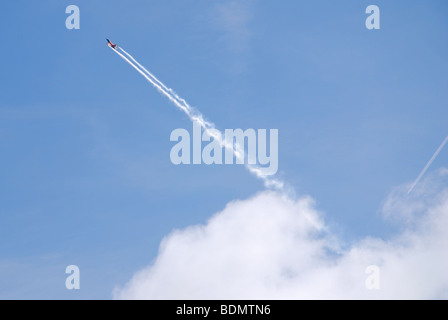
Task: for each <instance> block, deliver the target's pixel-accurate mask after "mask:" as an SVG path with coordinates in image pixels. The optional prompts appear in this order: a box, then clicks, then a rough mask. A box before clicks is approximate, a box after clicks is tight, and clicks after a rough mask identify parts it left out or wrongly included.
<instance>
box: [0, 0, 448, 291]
mask: <svg viewBox="0 0 448 320" xmlns="http://www.w3.org/2000/svg"><path fill="white" fill-rule="evenodd" d="M70 4H75V5H78V6H79V8H80V11H81V28H80V30H67V29H66V28H65V19H66V18H67V16H68V15H67V14H66V13H65V8H66V7H67V6H68V5H70ZM370 4H376V5H378V6H379V8H380V9H381V29H380V30H367V29H366V27H365V19H366V18H367V15H366V14H365V8H366V7H367V6H368V5H370ZM0 8H1V12H3V13H4V15H3V17H2V19H1V20H0V28H1V30H2V31H1V35H2V37H1V38H2V41H1V43H2V53H1V57H2V59H1V60H0V70H1V72H0V83H1V93H0V148H1V157H0V179H1V180H0V181H1V183H0V298H2V299H9V298H19V299H29V298H57V299H58V298H61V299H79V298H87V299H93V298H100V299H109V298H110V297H111V296H112V290H113V289H114V288H115V287H116V286H122V285H124V283H126V282H127V281H128V280H129V278H130V277H131V276H132V275H133V274H134V273H135V272H136V271H138V270H139V269H140V268H142V267H144V266H147V265H148V264H150V263H151V262H152V261H154V259H155V258H156V257H157V252H158V247H159V244H160V241H161V240H162V239H163V237H165V236H166V235H167V234H169V233H170V232H171V231H172V230H173V229H176V228H185V227H187V226H190V225H195V224H200V223H205V222H206V221H207V219H209V218H210V216H212V214H214V213H216V212H218V211H220V210H222V209H223V208H224V207H225V206H226V204H227V203H228V202H230V201H232V200H235V199H245V198H248V197H251V196H252V195H254V194H256V193H257V192H259V191H262V190H263V189H264V187H263V185H262V183H261V182H260V181H259V180H257V179H256V178H254V177H253V176H252V175H250V174H249V173H248V172H247V171H246V170H245V169H244V168H243V167H242V166H236V165H235V166H204V165H202V166H193V165H191V166H174V165H173V164H171V162H170V160H169V154H170V149H171V147H172V146H173V143H172V142H170V140H169V137H170V133H171V131H172V130H174V129H176V128H185V129H187V130H189V131H191V128H192V125H191V122H190V121H189V120H188V118H187V117H186V116H185V115H184V114H182V113H181V112H179V111H178V110H177V109H176V108H175V107H174V106H173V105H172V104H171V103H170V102H169V101H168V100H167V99H166V98H165V97H163V96H161V95H160V94H159V93H157V91H156V90H155V89H154V88H152V87H151V86H150V85H148V83H147V82H146V81H145V80H144V79H143V78H142V77H141V76H140V75H138V74H137V73H136V72H135V70H133V69H132V68H130V66H129V65H127V64H126V63H124V61H123V60H121V59H120V58H119V57H118V56H117V55H115V54H113V52H112V51H111V50H109V49H108V48H107V47H106V45H105V44H106V41H105V38H109V39H111V40H112V41H113V42H116V43H118V44H119V45H120V46H122V47H123V48H124V49H125V50H127V51H128V52H130V53H131V54H132V55H133V56H134V57H136V58H137V59H138V60H139V61H140V62H141V63H142V64H143V65H145V66H146V67H147V68H148V69H149V70H150V71H151V72H153V73H154V74H155V75H156V76H157V77H158V78H159V79H161V80H162V81H163V82H164V83H165V84H167V85H168V86H169V87H171V88H173V89H174V90H176V92H177V93H178V94H179V95H180V96H182V97H183V98H185V99H186V100H187V101H188V102H189V103H190V104H191V105H193V106H195V107H196V108H198V109H199V110H200V111H201V112H202V113H203V114H204V115H205V116H206V117H207V119H210V120H211V121H213V122H214V123H215V124H216V126H217V127H218V128H219V129H225V128H242V129H247V128H256V129H258V128H263V129H271V128H275V129H278V130H279V173H278V176H279V177H281V179H283V181H285V182H286V183H287V184H288V185H290V186H291V187H292V188H294V190H295V191H296V193H297V194H300V195H303V194H308V195H310V196H311V197H313V198H314V199H315V201H316V208H317V209H318V210H319V211H321V212H322V214H323V215H324V216H325V219H326V221H327V222H328V224H329V225H330V226H331V227H332V228H334V230H336V231H335V232H337V233H338V234H340V235H341V237H342V238H343V239H344V240H345V241H347V242H348V243H350V242H353V241H357V239H359V238H362V237H366V236H375V237H379V238H385V239H387V238H388V237H389V236H390V235H391V234H394V232H396V230H397V229H400V226H397V225H394V224H391V223H390V222H387V221H385V220H384V219H383V217H382V215H381V212H380V211H381V207H382V203H383V202H384V201H385V199H386V197H387V195H388V194H389V193H390V192H391V190H393V188H395V187H397V186H400V185H403V184H408V183H411V182H412V181H413V180H414V179H415V178H416V177H417V175H418V174H419V172H420V170H421V169H422V168H423V167H424V165H425V163H426V162H427V161H428V160H429V158H430V157H431V155H432V154H433V152H434V151H435V150H436V148H437V147H438V145H439V144H440V143H441V142H442V141H443V139H444V138H445V137H446V135H447V125H446V119H448V111H447V110H448V109H447V107H446V106H447V103H448V90H447V89H448V78H447V76H446V75H447V74H448V60H447V59H446V57H447V56H448V42H447V41H446V39H447V36H448V20H447V19H446V16H447V13H448V4H447V3H446V1H443V0H433V1H426V2H421V1H394V2H393V3H391V2H390V1H381V0H375V1H348V0H340V1H324V0H319V1H286V0H285V1H281V2H272V1H270V2H268V1H257V0H249V1H205V0H200V1H197V0H195V1H185V0H179V1H172V0H170V1H137V0H135V1H131V2H129V1H114V2H113V3H107V4H105V3H100V2H92V1H48V0H45V1H39V2H31V1H23V0H22V1H7V2H6V1H5V2H2V3H1V4H0ZM447 161H448V151H447V150H442V152H441V153H440V155H439V157H438V158H437V159H436V160H435V162H434V163H433V166H432V168H431V169H430V170H434V169H436V168H440V167H442V166H446V163H447ZM71 264H75V265H78V266H79V267H80V270H81V286H82V288H81V290H78V291H69V290H67V289H66V288H65V278H66V276H67V275H66V274H65V273H64V271H65V267H66V266H67V265H71Z"/></svg>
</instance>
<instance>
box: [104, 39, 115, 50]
mask: <svg viewBox="0 0 448 320" xmlns="http://www.w3.org/2000/svg"><path fill="white" fill-rule="evenodd" d="M106 40H107V45H108V46H109V47H111V48H112V49H115V50H117V45H116V44H113V43H112V42H110V40H109V39H106Z"/></svg>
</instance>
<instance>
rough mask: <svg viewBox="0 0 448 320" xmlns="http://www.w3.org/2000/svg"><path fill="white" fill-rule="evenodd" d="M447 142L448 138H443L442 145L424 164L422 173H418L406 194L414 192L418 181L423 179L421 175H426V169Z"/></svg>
mask: <svg viewBox="0 0 448 320" xmlns="http://www.w3.org/2000/svg"><path fill="white" fill-rule="evenodd" d="M447 142H448V136H447V137H446V138H445V140H443V142H442V144H441V145H440V146H439V148H438V149H437V150H436V152H435V153H434V154H433V156H432V157H431V159H430V160H429V161H428V163H427V164H426V166H425V167H424V168H423V170H422V172H420V174H419V176H418V177H417V179H416V180H415V181H414V183H413V184H412V186H411V188H410V189H409V191H408V194H410V193H411V192H412V190H414V188H415V186H416V185H417V184H418V183H419V181H420V179H421V178H422V177H423V175H424V174H425V173H426V170H428V168H429V167H430V166H431V164H432V163H433V162H434V160H435V159H436V158H437V156H438V155H439V153H440V151H442V149H443V147H444V146H445V144H446V143H447Z"/></svg>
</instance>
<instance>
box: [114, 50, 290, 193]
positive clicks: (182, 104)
mask: <svg viewBox="0 0 448 320" xmlns="http://www.w3.org/2000/svg"><path fill="white" fill-rule="evenodd" d="M119 49H120V50H121V51H122V52H123V53H124V54H125V55H126V56H124V55H123V54H121V53H120V52H119V51H118V50H115V49H112V50H113V51H114V52H115V53H117V54H118V55H119V56H120V57H121V58H122V59H123V60H125V61H126V62H127V63H129V64H130V65H131V66H132V67H133V68H134V69H135V70H137V71H138V72H139V73H140V74H141V75H142V76H143V77H145V79H146V80H148V81H149V82H150V83H151V84H152V85H153V86H154V87H155V88H156V89H157V91H159V92H160V93H162V94H163V95H164V96H166V97H167V98H168V99H169V100H170V101H171V102H172V103H174V105H175V106H176V107H178V108H179V109H180V110H182V111H183V112H184V113H185V114H186V115H187V116H188V118H190V120H191V121H193V122H196V123H198V124H199V125H200V126H201V127H202V128H203V129H204V131H205V132H206V133H207V134H208V135H209V136H211V137H213V138H214V139H215V141H217V142H218V143H219V144H220V145H221V146H224V147H225V148H226V149H229V150H231V151H232V152H233V154H234V155H235V157H236V158H237V159H239V160H242V162H244V158H245V152H244V149H243V148H242V147H241V146H240V145H238V144H237V143H235V145H234V144H233V143H232V144H229V143H228V142H227V141H226V140H223V138H222V137H223V134H222V133H221V132H220V131H219V130H217V129H216V127H215V125H214V124H213V123H211V122H208V121H206V120H204V117H203V115H202V114H201V113H200V112H199V111H197V110H195V109H194V108H192V107H191V106H190V105H189V104H188V103H187V101H186V100H185V99H182V98H181V97H179V96H178V95H177V93H175V92H174V90H172V89H170V88H168V87H167V86H165V85H164V84H163V82H162V81H160V80H159V79H157V78H156V76H154V75H153V74H152V73H151V72H149V71H148V70H147V69H146V68H145V67H143V66H142V65H141V64H140V63H139V62H138V61H137V60H136V59H135V58H134V57H133V56H132V55H130V54H129V53H128V52H126V51H125V50H123V49H122V48H121V47H119ZM131 60H132V61H131ZM246 168H247V170H248V171H249V172H251V173H252V174H254V175H255V176H256V177H258V178H259V179H261V180H263V183H264V185H265V187H267V188H274V189H279V190H280V189H283V187H284V183H283V182H282V181H280V180H277V179H273V178H271V177H270V176H267V175H266V174H264V173H263V170H262V168H260V167H258V166H256V165H251V164H246Z"/></svg>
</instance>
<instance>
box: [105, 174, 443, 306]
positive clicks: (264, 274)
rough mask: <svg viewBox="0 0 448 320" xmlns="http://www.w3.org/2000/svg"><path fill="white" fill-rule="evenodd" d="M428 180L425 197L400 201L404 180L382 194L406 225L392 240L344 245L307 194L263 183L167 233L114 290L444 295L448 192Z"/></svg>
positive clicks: (146, 294) (195, 295)
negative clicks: (151, 257)
mask: <svg viewBox="0 0 448 320" xmlns="http://www.w3.org/2000/svg"><path fill="white" fill-rule="evenodd" d="M446 172H447V170H444V171H439V172H438V174H437V177H438V178H440V177H444V176H445V175H446ZM427 183H428V184H429V182H427ZM432 185H434V184H432ZM445 185H446V184H445ZM438 186H439V188H436V189H431V199H434V201H426V202H425V201H423V200H421V199H411V200H412V201H410V199H409V198H405V196H403V195H406V196H407V197H409V196H408V195H407V194H406V190H407V186H403V187H402V188H401V189H402V190H401V191H400V192H398V191H395V192H393V193H391V195H390V196H389V198H388V199H387V200H386V201H385V204H384V210H385V213H387V215H388V216H391V215H392V214H393V212H392V211H394V210H395V211H396V216H397V217H401V216H402V214H403V212H405V216H406V217H407V218H408V219H410V216H411V215H412V216H413V217H412V219H411V220H412V221H413V223H412V224H406V228H403V230H402V231H401V232H400V233H399V234H397V235H396V236H395V237H393V238H392V239H388V240H383V239H379V238H371V237H368V238H365V239H362V240H361V241H359V242H357V243H355V244H353V245H351V246H350V247H346V246H344V245H343V244H342V243H341V240H340V239H338V237H337V236H336V235H334V234H333V233H332V232H331V230H329V228H328V227H327V226H326V224H325V221H324V220H323V218H322V214H321V213H320V212H318V211H317V210H316V208H315V205H314V201H313V199H312V198H310V197H301V198H296V197H293V196H287V195H284V194H279V193H276V192H273V191H266V192H262V193H259V194H258V195H256V196H254V197H252V198H250V199H247V200H241V201H234V202H231V203H229V204H228V205H227V206H226V208H225V209H224V210H223V211H221V212H219V213H217V214H215V215H214V216H213V217H212V218H211V219H210V220H209V221H208V222H207V223H206V224H205V225H198V226H192V227H189V228H186V229H184V230H177V231H174V232H173V233H171V234H170V235H168V236H167V237H166V238H165V239H164V240H163V242H162V244H161V246H160V252H159V254H158V257H157V258H156V260H155V262H154V263H153V264H152V265H151V266H148V267H147V268H145V269H143V270H141V271H139V272H137V273H136V274H135V275H134V276H133V277H132V279H131V280H130V281H129V282H128V283H127V284H126V285H125V286H124V287H122V288H117V289H116V290H115V291H114V298H116V299H447V298H448V273H447V272H446V270H448V237H447V236H446V230H448V229H447V228H448V192H447V190H445V189H444V188H443V184H438ZM422 193H423V194H426V196H425V199H426V198H427V196H428V194H427V193H425V192H423V191H422ZM402 194H403V195H402ZM415 205H417V206H418V214H415V212H414V211H413V210H412V206H415ZM369 266H373V267H369ZM370 272H373V273H370ZM372 283H374V284H375V285H374V286H373V289H372V286H371V285H369V284H372Z"/></svg>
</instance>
